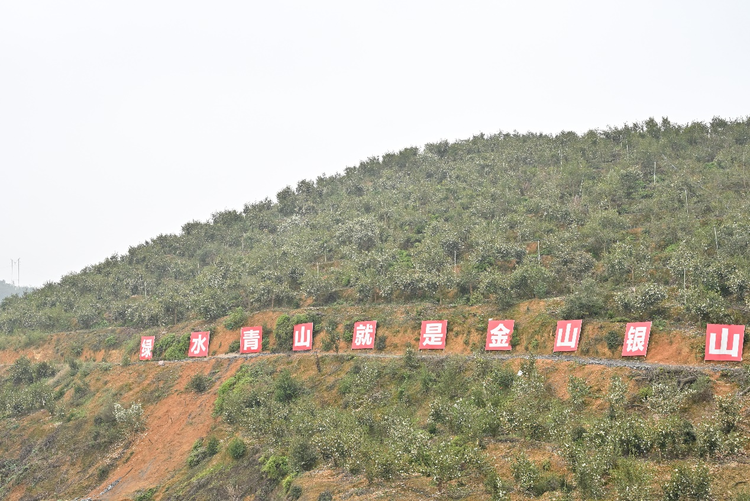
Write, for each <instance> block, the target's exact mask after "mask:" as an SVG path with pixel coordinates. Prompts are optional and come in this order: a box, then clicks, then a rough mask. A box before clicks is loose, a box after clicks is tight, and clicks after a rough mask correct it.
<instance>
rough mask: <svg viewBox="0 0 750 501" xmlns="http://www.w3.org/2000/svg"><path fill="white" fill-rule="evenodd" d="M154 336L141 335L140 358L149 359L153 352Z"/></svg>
mask: <svg viewBox="0 0 750 501" xmlns="http://www.w3.org/2000/svg"><path fill="white" fill-rule="evenodd" d="M153 350H154V336H142V337H141V353H140V357H139V359H140V360H151V357H152V356H153V354H154V351H153Z"/></svg>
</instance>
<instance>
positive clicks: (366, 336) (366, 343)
mask: <svg viewBox="0 0 750 501" xmlns="http://www.w3.org/2000/svg"><path fill="white" fill-rule="evenodd" d="M377 327H378V322H377V321H375V320H370V321H367V322H357V323H355V324H354V335H353V336H352V350H362V349H365V348H369V349H372V348H375V330H376V329H377Z"/></svg>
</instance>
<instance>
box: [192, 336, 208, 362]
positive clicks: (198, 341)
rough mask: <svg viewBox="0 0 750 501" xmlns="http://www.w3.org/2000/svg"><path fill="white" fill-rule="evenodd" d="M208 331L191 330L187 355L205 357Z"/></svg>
mask: <svg viewBox="0 0 750 501" xmlns="http://www.w3.org/2000/svg"><path fill="white" fill-rule="evenodd" d="M210 336H211V333H210V332H192V333H190V349H189V350H188V356H189V357H207V356H208V338H209V337H210Z"/></svg>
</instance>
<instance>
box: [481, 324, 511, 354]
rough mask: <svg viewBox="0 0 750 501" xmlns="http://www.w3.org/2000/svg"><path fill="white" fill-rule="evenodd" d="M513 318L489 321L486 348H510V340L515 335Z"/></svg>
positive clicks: (488, 349)
mask: <svg viewBox="0 0 750 501" xmlns="http://www.w3.org/2000/svg"><path fill="white" fill-rule="evenodd" d="M514 323H515V322H514V321H513V320H490V321H489V322H488V323H487V342H486V343H485V346H484V349H485V350H487V351H490V350H510V349H511V346H510V340H511V336H512V335H513V325H514Z"/></svg>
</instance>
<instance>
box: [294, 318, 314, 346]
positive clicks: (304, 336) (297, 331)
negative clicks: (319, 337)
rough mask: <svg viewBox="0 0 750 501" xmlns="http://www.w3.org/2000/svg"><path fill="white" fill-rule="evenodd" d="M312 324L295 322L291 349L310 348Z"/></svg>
mask: <svg viewBox="0 0 750 501" xmlns="http://www.w3.org/2000/svg"><path fill="white" fill-rule="evenodd" d="M312 342H313V324H312V323H309V324H297V325H295V326H294V339H293V344H292V350H293V351H307V350H312Z"/></svg>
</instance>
